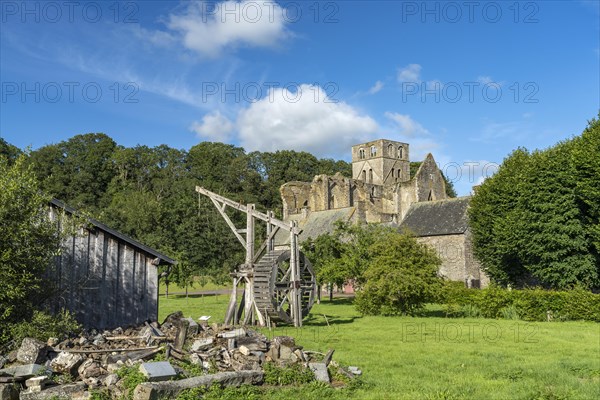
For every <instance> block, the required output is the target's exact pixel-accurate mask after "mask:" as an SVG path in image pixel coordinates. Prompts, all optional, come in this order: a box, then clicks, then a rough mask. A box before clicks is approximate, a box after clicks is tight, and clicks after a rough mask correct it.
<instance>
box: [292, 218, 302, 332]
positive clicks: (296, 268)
mask: <svg viewBox="0 0 600 400" xmlns="http://www.w3.org/2000/svg"><path fill="white" fill-rule="evenodd" d="M290 225H291V229H290V268H291V270H292V271H291V276H290V285H291V286H292V287H291V290H290V294H291V299H290V303H291V306H292V318H293V320H294V326H295V327H296V328H299V327H301V326H302V301H301V295H302V294H301V293H300V287H299V286H300V265H299V264H300V263H299V260H298V255H299V254H298V236H297V235H296V233H295V231H296V230H295V229H294V228H295V227H296V222H295V221H292V222H291V223H290Z"/></svg>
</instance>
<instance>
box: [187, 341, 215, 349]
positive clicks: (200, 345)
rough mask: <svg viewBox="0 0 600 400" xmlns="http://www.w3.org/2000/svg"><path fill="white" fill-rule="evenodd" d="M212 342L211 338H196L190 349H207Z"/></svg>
mask: <svg viewBox="0 0 600 400" xmlns="http://www.w3.org/2000/svg"><path fill="white" fill-rule="evenodd" d="M213 342H214V340H213V338H203V339H196V340H195V341H194V343H192V351H199V350H207V349H208V348H210V346H211V345H212V344H213Z"/></svg>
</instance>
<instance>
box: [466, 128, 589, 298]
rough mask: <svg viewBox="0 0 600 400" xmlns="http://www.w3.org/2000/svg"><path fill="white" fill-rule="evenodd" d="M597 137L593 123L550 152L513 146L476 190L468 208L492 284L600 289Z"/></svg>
mask: <svg viewBox="0 0 600 400" xmlns="http://www.w3.org/2000/svg"><path fill="white" fill-rule="evenodd" d="M599 137H600V130H599V128H598V123H597V122H596V121H595V120H593V121H591V122H590V124H589V126H588V128H587V129H586V130H585V132H584V133H583V134H582V135H581V136H578V137H575V138H573V139H570V140H566V141H564V142H561V143H558V144H557V145H555V146H553V147H551V148H549V149H546V150H542V151H535V152H533V153H531V154H530V153H529V152H527V151H526V150H524V149H518V150H516V151H514V152H513V153H512V154H511V155H510V156H509V157H508V158H507V159H505V160H504V162H503V163H502V165H501V166H500V168H499V170H498V172H497V173H496V174H495V175H494V176H492V177H490V178H488V179H486V181H485V182H484V183H483V184H482V185H481V187H480V188H479V189H478V190H477V192H476V194H475V196H474V198H473V200H472V202H471V207H470V210H469V216H470V223H471V229H472V231H473V237H474V241H475V254H476V256H477V257H478V259H479V260H480V261H481V263H482V265H483V268H484V269H485V271H486V272H487V273H488V275H489V276H490V277H491V278H492V279H493V280H494V281H496V282H497V283H500V284H502V285H508V284H510V285H513V286H517V287H522V286H526V285H542V286H545V287H548V288H556V289H566V288H572V287H574V286H582V287H585V288H598V287H600V273H599V272H600V271H599V267H600V256H599V254H600V252H599V251H598V236H597V232H598V200H599V199H600V197H599V189H598V187H599V186H600V181H599V178H598V172H599V171H600V167H599V164H598V160H597V159H598V157H597V154H598V151H599V150H600V146H599V140H600V139H599Z"/></svg>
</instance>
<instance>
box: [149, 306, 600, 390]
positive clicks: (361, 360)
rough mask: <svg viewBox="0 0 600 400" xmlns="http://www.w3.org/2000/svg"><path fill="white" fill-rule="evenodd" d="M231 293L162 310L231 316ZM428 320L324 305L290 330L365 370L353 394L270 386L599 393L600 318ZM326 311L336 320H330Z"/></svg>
mask: <svg viewBox="0 0 600 400" xmlns="http://www.w3.org/2000/svg"><path fill="white" fill-rule="evenodd" d="M227 302H228V296H204V297H193V296H190V297H189V298H187V299H186V298H185V297H184V296H170V298H169V299H165V298H164V297H163V296H161V303H160V317H161V318H164V316H166V315H167V314H168V313H169V312H172V311H176V310H182V311H183V312H184V314H185V315H186V316H190V317H193V318H198V317H199V316H200V315H212V319H211V322H222V321H223V315H224V313H225V309H226V307H227ZM441 315H442V313H441V312H439V309H436V308H435V307H432V308H430V309H429V311H428V312H427V313H426V316H423V317H361V316H360V315H359V314H358V313H357V312H356V311H355V309H354V307H353V306H352V304H351V300H349V299H334V301H333V302H329V301H323V302H322V303H321V304H320V305H315V306H314V307H313V310H312V312H311V315H310V316H309V317H308V318H307V319H306V320H305V321H304V327H303V328H302V329H295V328H293V327H281V328H277V329H274V330H272V331H268V330H265V334H267V335H268V336H271V337H272V336H276V335H290V336H294V337H295V338H296V341H297V342H298V343H299V344H301V345H303V346H304V347H305V349H309V350H316V351H322V352H325V351H327V350H328V349H330V348H333V349H335V350H336V351H335V355H334V360H337V361H339V362H340V363H342V364H344V365H356V366H359V367H360V368H361V369H362V370H363V374H364V379H363V381H364V385H363V386H362V387H358V388H357V389H356V390H353V391H347V390H344V391H340V390H335V389H329V388H322V387H317V388H315V387H314V386H310V387H307V388H284V389H277V390H266V391H263V392H261V396H260V397H261V398H267V399H286V398H298V397H299V396H301V397H302V398H307V399H311V398H314V399H323V398H339V399H378V400H379V399H531V400H534V399H535V400H545V399H547V400H551V399H552V400H559V399H597V398H600V324H597V323H591V322H534V323H530V322H523V321H515V320H491V319H477V318H457V319H453V318H444V317H443V316H441ZM325 316H326V317H325Z"/></svg>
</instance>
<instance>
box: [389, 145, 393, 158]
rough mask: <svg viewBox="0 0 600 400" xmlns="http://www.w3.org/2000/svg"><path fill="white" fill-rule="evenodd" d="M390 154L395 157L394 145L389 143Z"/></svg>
mask: <svg viewBox="0 0 600 400" xmlns="http://www.w3.org/2000/svg"><path fill="white" fill-rule="evenodd" d="M388 156H389V157H394V145H393V144H390V145H388Z"/></svg>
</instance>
